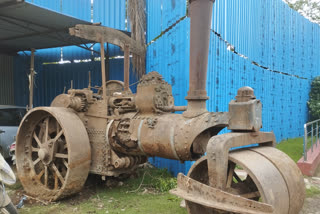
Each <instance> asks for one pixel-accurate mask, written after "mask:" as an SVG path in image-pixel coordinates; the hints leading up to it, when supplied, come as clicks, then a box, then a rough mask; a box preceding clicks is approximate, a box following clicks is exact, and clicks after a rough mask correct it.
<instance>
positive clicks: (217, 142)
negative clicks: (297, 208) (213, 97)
mask: <svg viewBox="0 0 320 214" xmlns="http://www.w3.org/2000/svg"><path fill="white" fill-rule="evenodd" d="M252 144H259V145H264V146H273V147H275V145H276V139H275V136H274V134H273V133H272V132H246V133H237V132H232V133H227V134H222V135H216V136H213V137H212V138H211V139H210V140H209V143H208V145H207V157H208V174H209V184H210V186H212V187H215V188H218V189H221V190H225V188H226V183H227V172H228V157H229V150H230V149H231V148H233V147H241V146H248V145H252Z"/></svg>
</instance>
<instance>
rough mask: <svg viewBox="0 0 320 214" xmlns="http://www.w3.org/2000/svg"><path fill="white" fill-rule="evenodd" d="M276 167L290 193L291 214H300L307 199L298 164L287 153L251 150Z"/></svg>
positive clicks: (270, 150)
mask: <svg viewBox="0 0 320 214" xmlns="http://www.w3.org/2000/svg"><path fill="white" fill-rule="evenodd" d="M250 150H251V151H254V152H257V153H259V154H261V155H263V156H264V157H265V158H266V159H268V160H270V161H271V162H272V163H273V165H275V166H276V167H277V168H278V170H279V172H280V173H281V174H282V176H283V178H284V179H285V181H286V184H287V188H288V191H289V199H290V206H289V214H298V213H299V211H300V210H301V209H302V206H303V202H304V198H305V184H304V180H303V176H302V173H301V171H300V169H299V168H298V166H297V164H296V163H295V162H294V161H293V160H292V159H291V158H290V157H289V156H287V155H286V154H285V153H283V152H281V151H279V150H278V149H276V148H272V147H263V148H251V149H250Z"/></svg>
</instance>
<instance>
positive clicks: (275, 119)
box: [147, 0, 320, 174]
mask: <svg viewBox="0 0 320 214" xmlns="http://www.w3.org/2000/svg"><path fill="white" fill-rule="evenodd" d="M186 7H187V6H186V1H185V0H172V1H166V0H148V1H147V15H148V24H147V36H148V38H147V40H148V42H149V43H150V45H149V46H148V50H147V51H148V52H147V72H150V71H153V70H157V71H159V72H160V73H161V74H162V75H163V76H164V78H165V80H166V81H168V82H169V83H170V84H172V85H173V94H174V96H175V100H176V104H177V105H185V104H186V101H185V100H184V97H185V96H186V95H187V90H186V88H188V78H189V77H188V72H187V71H188V70H189V42H190V38H189V30H190V28H189V26H190V25H189V24H190V20H189V18H184V16H185V15H186V9H187V8H186ZM168 14H170V15H168ZM180 19H182V21H179V20H180ZM177 21H178V23H177V24H176V25H175V26H173V27H172V28H170V29H168V27H170V26H171V25H172V24H173V23H175V22H177ZM212 30H213V31H214V32H216V33H218V34H220V35H221V39H220V38H219V37H218V36H217V35H216V34H214V33H213V32H212V33H211V41H210V50H209V66H208V79H207V91H208V95H209V96H210V100H209V101H208V102H207V107H208V110H210V111H228V103H229V101H230V100H231V99H233V98H234V97H235V95H236V93H237V89H238V88H240V87H242V86H245V85H248V86H251V87H252V88H254V89H255V94H256V96H257V98H258V99H261V101H262V103H263V115H262V116H263V125H264V126H263V130H265V131H274V133H275V135H276V138H277V141H281V140H283V139H286V138H292V137H298V136H302V135H303V128H302V127H303V124H304V123H305V122H306V121H307V117H308V114H307V112H308V110H307V100H308V98H309V97H308V93H309V90H310V83H311V80H312V79H313V78H314V77H315V76H317V75H319V74H320V67H319V65H320V63H319V62H320V60H319V59H320V39H319V38H320V27H319V25H316V24H313V23H311V22H309V21H308V20H307V19H305V18H304V17H302V16H301V15H299V14H298V13H297V12H295V11H293V10H292V9H290V8H289V7H288V5H286V4H285V3H283V2H282V1H281V0H271V1H265V0H246V1H241V0H234V1H222V0H216V1H215V3H214V9H213V20H212ZM161 33H162V34H163V35H162V36H161V37H160V38H157V37H158V36H159V35H160V34H161ZM155 39H156V40H155ZM152 40H155V41H153V42H151V41H152ZM223 40H226V41H227V42H228V43H230V44H232V45H233V46H234V48H235V51H237V52H238V53H240V54H242V55H244V56H245V57H246V58H243V57H241V56H239V55H237V54H235V53H233V52H231V51H228V50H227V45H226V43H225V42H224V41H223ZM252 61H254V62H256V63H258V64H259V65H261V66H263V67H265V68H262V67H260V66H257V65H254V64H252ZM274 71H275V72H274ZM225 131H226V130H224V131H223V132H225ZM153 163H155V165H157V166H159V167H167V168H168V169H169V170H170V171H172V172H174V173H175V174H176V173H177V172H179V171H181V172H184V173H187V171H188V170H189V168H190V165H191V163H190V162H186V163H185V164H184V165H183V164H180V163H179V162H178V161H172V160H166V159H162V158H154V159H153Z"/></svg>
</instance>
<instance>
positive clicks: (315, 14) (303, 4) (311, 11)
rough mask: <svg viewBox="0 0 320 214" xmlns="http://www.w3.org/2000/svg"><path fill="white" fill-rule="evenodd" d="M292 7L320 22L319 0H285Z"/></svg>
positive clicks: (313, 20) (311, 19) (310, 18)
mask: <svg viewBox="0 0 320 214" xmlns="http://www.w3.org/2000/svg"><path fill="white" fill-rule="evenodd" d="M284 1H285V2H286V3H287V4H288V5H289V6H290V7H291V8H292V9H294V10H296V11H298V12H299V13H300V14H301V15H303V16H305V17H306V18H308V19H309V20H310V21H312V22H316V23H318V24H320V1H319V0H284Z"/></svg>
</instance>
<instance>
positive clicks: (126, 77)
mask: <svg viewBox="0 0 320 214" xmlns="http://www.w3.org/2000/svg"><path fill="white" fill-rule="evenodd" d="M129 70H130V50H129V45H124V72H123V75H124V78H123V79H124V91H129V78H130V76H129Z"/></svg>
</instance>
